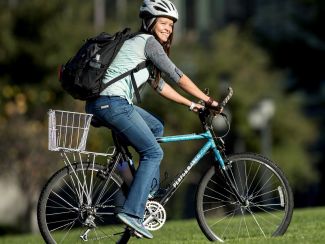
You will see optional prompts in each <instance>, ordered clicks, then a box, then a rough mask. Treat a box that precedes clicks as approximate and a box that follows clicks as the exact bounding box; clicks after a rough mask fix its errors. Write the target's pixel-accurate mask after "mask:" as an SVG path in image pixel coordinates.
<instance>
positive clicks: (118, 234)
mask: <svg viewBox="0 0 325 244" xmlns="http://www.w3.org/2000/svg"><path fill="white" fill-rule="evenodd" d="M231 96H232V89H231V88H229V94H228V96H227V97H226V98H225V99H224V100H223V101H222V103H221V106H222V107H224V106H225V105H226V103H227V102H228V100H229V99H230V97H231ZM198 115H199V119H200V122H201V124H202V128H203V132H202V133H197V134H185V135H177V136H165V137H160V138H157V141H158V142H159V143H169V142H179V141H191V140H206V143H205V144H204V145H203V146H202V148H200V149H199V151H198V152H197V154H196V155H195V156H194V158H193V159H192V160H191V161H190V162H189V164H188V165H187V166H186V167H185V169H184V170H183V171H182V172H181V173H180V174H178V175H177V176H176V178H175V179H172V180H171V181H170V183H169V184H168V186H167V187H166V188H165V189H164V193H163V194H162V195H161V196H159V197H157V198H151V199H149V200H148V202H147V205H146V211H145V216H144V225H145V227H146V228H147V229H149V230H150V231H154V230H157V229H160V228H161V227H162V226H163V225H164V223H165V221H166V216H167V215H166V211H165V208H164V206H165V205H166V203H167V202H168V200H169V199H170V198H171V197H172V196H173V195H174V193H175V192H176V190H177V189H178V187H179V186H180V185H181V184H182V182H183V180H184V179H185V177H186V176H187V175H188V174H189V173H190V171H191V169H192V168H193V167H194V166H195V165H197V164H198V163H199V162H200V160H201V159H202V158H203V157H204V156H205V155H206V154H208V153H210V154H211V155H212V156H213V158H214V160H213V162H211V166H210V168H209V169H208V170H207V171H206V172H205V173H204V174H203V175H202V178H201V180H200V182H199V184H198V188H197V192H196V200H195V210H196V218H197V221H198V224H199V226H200V228H201V230H202V232H203V233H204V235H205V236H206V238H207V239H208V240H210V241H220V242H224V241H225V240H227V239H236V238H245V237H248V238H250V237H259V236H264V237H267V236H278V235H282V234H284V233H285V232H286V230H287V228H288V226H289V224H290V221H291V217H292V213H293V205H294V202H293V195H292V190H291V188H290V185H289V183H288V180H287V179H286V177H285V176H284V174H283V172H282V171H281V170H280V168H279V167H278V166H277V165H276V164H275V163H273V162H272V161H271V160H269V159H267V158H265V157H263V156H261V155H258V154H253V153H240V154H234V155H230V156H227V155H226V154H225V144H224V141H223V140H222V138H221V137H218V136H217V135H216V134H215V132H214V130H213V127H212V125H211V123H212V121H213V118H215V116H216V114H215V112H214V111H212V110H211V109H208V108H206V109H204V110H201V111H199V113H198ZM225 118H226V117H225ZM91 122H92V123H93V125H94V126H95V127H98V126H100V125H98V124H97V125H96V120H94V118H92V115H91V114H84V113H75V112H69V111H60V110H50V112H49V149H50V150H52V151H57V152H60V154H61V156H62V158H63V160H64V162H65V165H66V166H65V167H63V168H62V169H60V170H58V171H57V172H56V173H54V174H53V176H52V177H51V178H50V179H49V180H48V182H47V183H46V185H45V186H44V188H43V190H42V193H41V195H40V198H39V202H38V208H37V216H38V225H39V228H40V232H41V234H42V237H43V239H44V240H45V241H46V242H47V243H75V242H78V241H80V242H83V241H101V240H103V239H107V240H109V241H114V242H116V243H127V242H128V241H129V239H130V238H131V237H133V236H136V237H141V236H139V234H138V233H136V232H135V231H133V230H131V229H130V228H128V227H125V226H124V225H122V224H121V223H120V222H118V221H117V219H116V218H115V214H116V213H118V210H119V208H120V207H121V206H122V204H123V201H124V199H125V196H126V194H127V190H128V184H129V183H128V182H127V180H126V179H125V180H123V177H124V176H123V174H122V175H121V174H119V171H118V170H117V167H118V166H119V164H120V162H122V161H127V162H129V165H128V166H129V169H130V170H131V173H134V165H133V163H132V161H131V160H130V155H129V153H128V151H127V148H126V147H125V146H123V145H122V144H121V143H120V142H119V140H118V138H117V137H116V136H115V135H114V134H113V138H114V144H115V146H114V147H111V148H110V150H109V152H108V153H97V152H88V151H86V150H85V146H86V141H87V135H88V131H89V127H90V124H91ZM228 129H229V128H228ZM99 157H102V158H104V161H105V163H104V164H98V163H97V162H96V161H97V158H99ZM124 178H125V177H124Z"/></svg>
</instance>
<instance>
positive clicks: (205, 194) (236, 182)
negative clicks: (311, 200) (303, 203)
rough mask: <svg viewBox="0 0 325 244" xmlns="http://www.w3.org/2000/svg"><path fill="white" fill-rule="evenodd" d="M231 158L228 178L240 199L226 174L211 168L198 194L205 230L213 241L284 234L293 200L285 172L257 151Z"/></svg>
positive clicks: (201, 224)
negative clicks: (227, 180)
mask: <svg viewBox="0 0 325 244" xmlns="http://www.w3.org/2000/svg"><path fill="white" fill-rule="evenodd" d="M228 159H229V162H230V163H229V165H227V166H226V168H227V172H228V175H229V179H230V181H231V183H232V184H233V186H234V187H235V191H236V192H237V193H238V195H239V196H240V198H241V199H238V197H236V194H235V193H234V190H232V188H231V187H230V186H229V184H227V183H226V180H225V173H224V172H223V171H222V170H221V169H219V168H218V167H211V168H210V169H209V170H208V171H207V172H206V173H205V175H204V176H203V178H202V179H201V182H200V184H199V187H198V191H197V195H196V216H197V220H198V223H199V225H200V228H201V230H202V231H203V233H204V234H205V235H206V237H207V238H208V239H209V240H211V241H225V240H227V239H237V238H250V237H259V236H262V237H263V236H264V237H268V236H278V235H282V234H284V233H285V232H286V230H287V228H288V226H289V224H290V221H291V217H292V212H293V205H294V203H293V196H292V191H291V188H290V186H289V184H288V181H287V179H286V178H285V176H284V174H283V173H282V171H281V170H280V169H279V168H278V167H277V166H276V165H275V164H274V163H273V162H271V161H270V160H268V159H266V158H264V157H262V156H260V155H256V154H249V153H243V154H236V155H232V156H230V157H229V158H228Z"/></svg>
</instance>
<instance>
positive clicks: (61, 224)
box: [37, 163, 125, 243]
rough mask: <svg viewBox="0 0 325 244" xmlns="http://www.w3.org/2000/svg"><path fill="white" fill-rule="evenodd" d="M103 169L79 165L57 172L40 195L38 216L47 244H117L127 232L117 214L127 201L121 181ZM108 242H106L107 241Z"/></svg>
mask: <svg viewBox="0 0 325 244" xmlns="http://www.w3.org/2000/svg"><path fill="white" fill-rule="evenodd" d="M102 169H103V166H101V165H96V164H90V163H89V164H88V163H82V164H81V163H78V164H73V165H72V166H66V167H64V168H62V169H61V170H59V171H57V172H56V173H55V174H54V175H53V176H52V177H51V178H50V180H49V181H48V182H47V184H46V185H45V187H44V188H43V191H42V193H41V196H40V199H39V202H38V209H37V217H38V225H39V229H40V232H41V234H42V236H43V238H44V240H45V241H46V243H79V242H83V241H87V242H96V241H99V242H105V241H108V242H109V241H114V242H116V241H117V240H118V239H119V238H120V237H121V235H122V234H123V233H124V231H125V226H123V225H121V224H119V223H118V221H117V220H116V219H115V213H116V211H117V209H118V208H119V207H121V205H122V203H123V202H124V194H123V192H122V189H121V186H122V181H121V179H120V178H119V177H118V176H117V175H115V174H113V175H112V176H111V177H110V178H109V179H107V178H105V177H103V176H101V174H99V172H100V171H101V170H102ZM105 239H106V240H105Z"/></svg>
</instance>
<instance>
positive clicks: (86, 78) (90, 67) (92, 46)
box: [59, 28, 148, 102]
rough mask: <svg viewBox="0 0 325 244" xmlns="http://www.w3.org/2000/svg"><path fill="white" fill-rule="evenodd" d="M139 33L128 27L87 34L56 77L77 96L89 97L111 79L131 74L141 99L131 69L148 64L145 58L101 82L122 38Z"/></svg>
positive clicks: (119, 46) (118, 78)
mask: <svg viewBox="0 0 325 244" xmlns="http://www.w3.org/2000/svg"><path fill="white" fill-rule="evenodd" d="M137 34H139V33H131V31H130V29H129V28H126V29H124V30H123V31H120V32H116V33H115V34H113V35H110V34H108V33H105V32H103V33H101V34H99V35H98V36H95V37H92V38H89V39H87V40H86V42H85V43H84V44H83V45H82V46H81V48H80V49H79V51H78V52H77V54H76V55H75V56H74V57H72V58H71V59H70V60H69V61H68V62H67V63H66V64H65V65H62V66H61V68H60V74H59V80H60V82H61V85H62V87H63V89H64V90H66V91H67V92H68V93H69V94H70V95H71V96H72V97H74V98H75V99H79V100H83V101H85V100H90V99H93V98H96V97H99V94H100V93H101V92H102V91H103V90H104V89H106V88H107V87H108V86H109V85H111V84H113V83H114V82H116V81H118V80H120V79H122V78H124V77H126V76H128V75H131V80H132V85H133V87H134V91H135V95H136V98H137V100H138V102H140V94H139V90H138V88H137V86H136V83H135V79H134V75H133V73H134V72H137V71H139V70H140V69H143V68H145V67H147V66H148V62H145V61H144V62H142V63H140V64H138V65H137V66H136V67H135V68H134V69H132V70H130V71H128V72H126V73H124V74H121V75H119V76H118V77H116V78H114V79H113V80H111V81H109V82H108V83H106V84H104V83H103V82H102V79H103V76H104V74H105V72H106V70H107V68H108V67H109V65H110V64H111V63H112V61H113V60H114V58H115V56H116V54H117V53H118V51H119V50H120V48H121V47H122V45H123V43H124V41H126V40H127V39H129V38H132V37H134V36H135V35H137Z"/></svg>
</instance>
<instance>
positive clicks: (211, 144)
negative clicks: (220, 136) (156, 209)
mask: <svg viewBox="0 0 325 244" xmlns="http://www.w3.org/2000/svg"><path fill="white" fill-rule="evenodd" d="M192 140H207V142H206V143H205V144H204V145H203V146H202V147H201V149H200V150H199V151H198V153H197V154H196V155H195V156H194V158H193V159H192V160H191V161H190V162H189V164H188V165H187V167H186V168H185V169H184V170H183V171H182V172H181V173H180V174H179V175H178V176H177V178H176V179H175V180H174V181H173V183H172V184H171V186H170V187H169V188H168V189H167V193H166V194H165V196H164V197H163V198H162V199H161V201H160V203H162V204H165V203H166V202H167V201H168V200H169V198H170V196H171V195H173V193H174V192H175V191H176V189H177V188H178V186H179V185H180V184H181V183H182V181H183V180H184V178H185V177H186V175H188V173H189V172H190V170H191V169H192V168H193V167H194V166H195V165H197V164H198V163H199V161H200V160H201V159H202V158H203V157H204V156H205V155H206V154H207V152H209V150H212V151H213V152H214V158H215V160H216V161H217V162H219V166H220V167H221V168H222V169H225V163H224V160H223V158H222V157H221V154H220V151H219V150H218V149H217V145H216V143H215V141H214V138H213V136H212V133H211V131H210V130H206V132H204V133H200V134H185V135H177V136H164V137H157V141H158V142H159V143H169V142H180V141H192Z"/></svg>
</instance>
